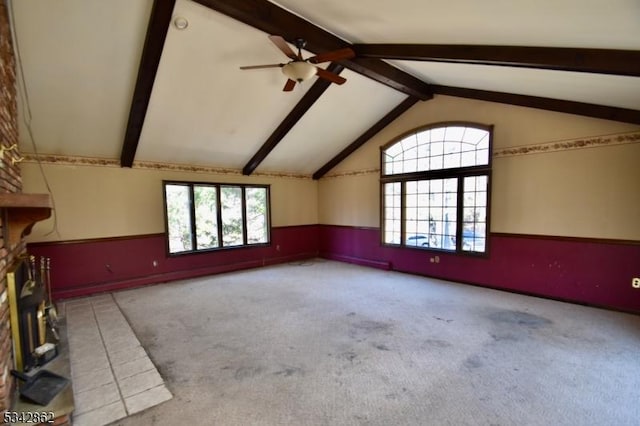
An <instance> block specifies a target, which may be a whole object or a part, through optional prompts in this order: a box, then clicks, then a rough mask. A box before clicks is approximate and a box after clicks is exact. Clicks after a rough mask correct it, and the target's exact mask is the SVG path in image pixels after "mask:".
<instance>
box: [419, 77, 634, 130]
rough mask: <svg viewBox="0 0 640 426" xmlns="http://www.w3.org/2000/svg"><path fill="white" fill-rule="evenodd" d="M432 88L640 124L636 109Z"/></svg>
mask: <svg viewBox="0 0 640 426" xmlns="http://www.w3.org/2000/svg"><path fill="white" fill-rule="evenodd" d="M431 87H433V90H434V93H436V94H439V95H448V96H456V97H460V98H467V99H478V100H481V101H489V102H498V103H502V104H509V105H518V106H524V107H529V108H538V109H544V110H547V111H556V112H563V113H567V114H576V115H582V116H585V117H593V118H602V119H604V120H613V121H620V122H623V123H632V124H640V111H638V110H634V109H625V108H616V107H611V106H605V105H595V104H587V103H583V102H574V101H565V100H560V99H550V98H542V97H537V96H528V95H514V94H512V93H503V92H491V91H488V90H475V89H466V88H461V87H449V86H438V85H432V86H431Z"/></svg>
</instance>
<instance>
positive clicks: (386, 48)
mask: <svg viewBox="0 0 640 426" xmlns="http://www.w3.org/2000/svg"><path fill="white" fill-rule="evenodd" d="M353 49H354V51H355V52H356V54H357V56H358V57H361V58H381V59H398V60H409V61H432V62H453V63H463V64H478V65H501V66H510V67H524V68H542V69H549V70H559V71H575V72H589V73H598V74H614V75H626V76H633V77H638V76H640V51H637V50H614V49H579V48H564V47H562V48H561V47H528V46H480V45H444V44H354V45H353Z"/></svg>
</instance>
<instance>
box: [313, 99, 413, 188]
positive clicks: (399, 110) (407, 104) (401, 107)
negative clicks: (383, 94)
mask: <svg viewBox="0 0 640 426" xmlns="http://www.w3.org/2000/svg"><path fill="white" fill-rule="evenodd" d="M418 101H419V99H418V98H415V97H413V96H409V97H408V98H406V99H405V100H404V101H402V102H401V103H400V104H398V106H396V107H395V108H394V109H392V110H391V111H390V112H389V113H388V114H387V115H385V116H384V117H382V118H381V119H380V120H379V121H378V122H377V123H376V124H374V125H373V126H371V127H370V128H369V129H368V130H367V131H366V132H364V133H363V134H362V135H360V136H359V137H358V138H357V139H356V140H355V141H353V142H351V143H350V144H349V145H348V146H347V147H346V148H345V149H343V150H342V151H340V153H339V154H338V155H336V156H335V157H333V158H332V159H331V160H329V161H328V162H327V163H326V164H325V165H324V166H322V167H320V168H319V169H318V171H317V172H315V173H314V174H313V178H314V179H320V178H321V177H322V176H324V175H325V174H326V173H327V172H328V171H329V170H331V169H332V168H334V167H335V166H336V165H338V163H340V162H341V161H342V160H344V159H345V158H347V157H348V156H349V155H351V153H353V152H354V151H355V150H356V149H358V148H360V147H361V146H362V145H364V144H365V143H366V142H367V141H368V140H369V139H371V138H372V137H374V136H375V135H376V134H377V133H378V132H379V131H381V130H382V129H384V128H385V127H387V126H388V125H389V124H391V122H393V120H395V119H396V118H398V117H400V115H402V114H403V113H404V112H405V111H406V110H408V109H409V108H411V107H412V106H413V105H415V103H416V102H418Z"/></svg>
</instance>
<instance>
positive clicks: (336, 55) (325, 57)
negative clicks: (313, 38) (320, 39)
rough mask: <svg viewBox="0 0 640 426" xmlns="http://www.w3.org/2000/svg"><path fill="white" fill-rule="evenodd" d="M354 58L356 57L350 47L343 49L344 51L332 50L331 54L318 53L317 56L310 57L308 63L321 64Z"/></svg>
mask: <svg viewBox="0 0 640 426" xmlns="http://www.w3.org/2000/svg"><path fill="white" fill-rule="evenodd" d="M354 56H356V52H354V51H353V50H352V49H351V48H350V47H345V48H344V49H339V50H333V51H331V52H325V53H320V54H319V55H316V56H312V57H310V58H309V62H311V63H312V64H320V63H322V62H329V61H341V60H343V59H350V58H353V57H354Z"/></svg>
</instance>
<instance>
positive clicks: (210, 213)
mask: <svg viewBox="0 0 640 426" xmlns="http://www.w3.org/2000/svg"><path fill="white" fill-rule="evenodd" d="M193 198H194V205H195V210H196V241H197V247H198V250H200V249H208V248H215V247H219V246H220V242H219V241H218V213H217V210H218V209H217V198H218V195H217V189H216V187H215V186H194V187H193Z"/></svg>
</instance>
